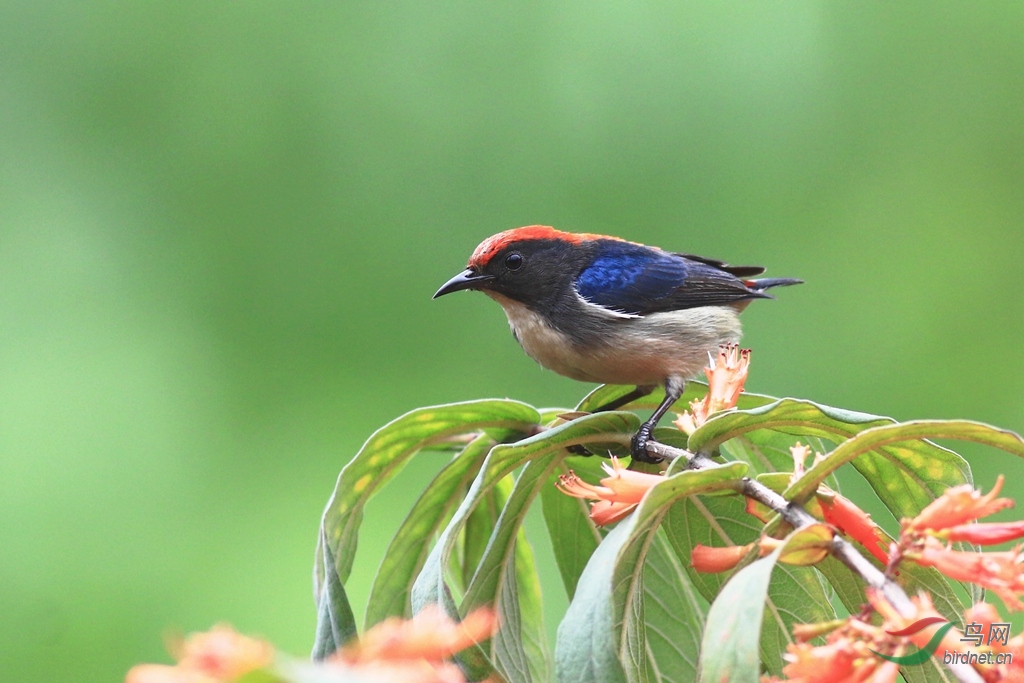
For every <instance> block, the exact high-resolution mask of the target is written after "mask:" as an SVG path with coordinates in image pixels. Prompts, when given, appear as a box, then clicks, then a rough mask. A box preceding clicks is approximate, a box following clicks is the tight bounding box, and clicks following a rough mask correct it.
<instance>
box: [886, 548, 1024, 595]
mask: <svg viewBox="0 0 1024 683" xmlns="http://www.w3.org/2000/svg"><path fill="white" fill-rule="evenodd" d="M1020 549H1021V546H1017V547H1016V548H1014V549H1013V550H1010V551H1007V552H1002V553H974V552H960V551H957V550H950V549H949V548H947V547H945V546H944V545H942V544H941V543H939V542H938V541H936V540H935V539H931V538H929V539H928V540H927V541H925V543H924V546H923V547H922V548H920V549H914V550H910V551H907V553H906V557H907V558H909V559H912V560H914V561H915V562H917V563H918V564H920V565H922V566H925V567H935V568H936V569H938V570H939V571H940V572H942V573H943V574H945V575H946V576H948V577H949V578H951V579H956V580H957V581H969V582H971V583H975V584H977V585H979V586H982V587H983V588H988V589H989V590H991V591H992V592H993V593H995V594H996V595H998V596H999V597H1000V598H1001V599H1002V601H1003V603H1004V604H1005V605H1006V608H1007V609H1010V610H1019V609H1024V603H1022V602H1021V601H1020V597H1021V595H1024V554H1022V553H1021V552H1020Z"/></svg>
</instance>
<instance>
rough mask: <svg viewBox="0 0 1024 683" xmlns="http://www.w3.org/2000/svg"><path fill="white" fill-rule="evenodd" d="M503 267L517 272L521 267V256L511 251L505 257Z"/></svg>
mask: <svg viewBox="0 0 1024 683" xmlns="http://www.w3.org/2000/svg"><path fill="white" fill-rule="evenodd" d="M505 267H506V268H508V269H509V270H519V269H520V268H522V267H523V255H522V254H520V253H518V252H515V251H513V252H512V253H511V254H509V255H508V256H506V257H505Z"/></svg>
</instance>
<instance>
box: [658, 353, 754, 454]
mask: <svg viewBox="0 0 1024 683" xmlns="http://www.w3.org/2000/svg"><path fill="white" fill-rule="evenodd" d="M708 360H709V361H710V365H709V366H708V367H707V368H705V370H704V374H705V375H707V378H708V393H707V394H706V395H705V396H704V398H703V399H702V400H697V401H692V402H691V403H690V410H688V411H686V412H684V413H682V414H681V415H679V416H678V419H676V421H675V423H674V424H675V425H676V426H677V427H679V429H681V430H683V431H684V432H686V433H687V434H693V433H694V432H695V431H697V428H698V427H700V426H701V425H702V424H704V423H705V422H707V420H708V418H709V417H711V416H712V415H714V414H715V413H720V412H722V411H723V410H728V409H729V408H735V407H736V402H737V401H739V398H740V393H741V392H742V391H743V384H744V382H746V381H747V371H748V369H749V368H750V349H743V350H742V351H741V350H740V348H739V346H737V345H736V344H726V345H723V346H720V347H719V348H718V358H717V359H715V358H711V357H710V356H709V358H708Z"/></svg>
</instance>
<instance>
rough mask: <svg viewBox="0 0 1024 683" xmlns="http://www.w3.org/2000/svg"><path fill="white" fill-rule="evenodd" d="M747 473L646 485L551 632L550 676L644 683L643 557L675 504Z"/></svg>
mask: <svg viewBox="0 0 1024 683" xmlns="http://www.w3.org/2000/svg"><path fill="white" fill-rule="evenodd" d="M746 470H747V466H746V465H745V464H743V463H730V464H728V465H722V466H720V467H715V468H709V469H702V470H686V471H684V472H680V473H679V474H676V475H673V476H669V477H666V478H665V480H664V481H662V482H660V483H658V484H657V485H655V486H654V487H652V488H651V489H650V490H649V491H648V492H647V494H646V495H645V496H644V498H643V500H642V501H641V502H640V504H639V505H638V506H637V508H636V510H635V511H634V512H633V513H632V514H630V515H629V516H628V517H626V518H625V519H623V520H622V521H621V522H619V524H618V526H616V527H615V529H613V530H612V531H611V533H609V534H608V535H607V536H606V537H605V538H604V540H603V541H602V542H601V544H600V545H599V546H598V547H597V550H596V551H595V552H594V554H593V556H592V557H591V558H590V562H588V563H587V567H586V569H585V570H584V571H583V575H582V576H581V577H580V580H579V583H578V584H577V586H576V594H575V596H574V597H573V600H572V602H571V603H570V604H569V609H568V611H567V612H566V615H565V618H564V619H563V620H562V623H561V624H559V627H558V637H557V640H556V645H555V670H556V678H557V680H559V681H560V682H561V683H591V682H598V681H600V682H604V681H623V680H629V681H635V680H644V678H645V675H646V672H647V661H646V660H647V643H646V629H645V628H644V621H643V571H644V564H645V563H644V559H645V557H646V554H647V552H648V549H649V547H650V544H651V542H652V540H653V536H654V532H655V531H656V529H657V527H658V523H659V522H660V521H661V518H662V517H663V516H664V514H665V512H666V511H667V510H668V508H669V506H670V505H671V504H672V503H673V502H674V501H676V500H678V499H680V498H682V497H684V496H689V495H693V494H696V493H702V492H707V491H714V490H720V489H724V488H729V487H731V486H733V485H734V483H735V482H736V481H737V480H738V479H740V478H741V477H742V476H743V475H744V473H745V472H746Z"/></svg>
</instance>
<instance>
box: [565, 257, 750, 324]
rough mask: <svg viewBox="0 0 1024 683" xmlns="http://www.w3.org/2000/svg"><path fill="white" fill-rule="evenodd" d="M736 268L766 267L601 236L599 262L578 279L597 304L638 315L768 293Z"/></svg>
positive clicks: (578, 286)
mask: <svg viewBox="0 0 1024 683" xmlns="http://www.w3.org/2000/svg"><path fill="white" fill-rule="evenodd" d="M730 270H732V271H736V272H737V273H738V274H742V275H746V274H748V273H756V272H761V270H762V269H759V268H756V267H753V266H750V267H744V266H739V267H732V266H728V265H727V264H725V263H722V262H720V261H714V260H711V259H702V258H701V259H699V258H698V257H692V256H685V255H683V254H671V253H668V252H665V251H661V250H660V249H652V248H650V247H645V246H643V245H639V244H633V243H631V242H620V241H617V240H600V241H599V242H598V248H597V250H596V254H595V257H594V259H593V261H592V262H591V263H590V265H589V266H587V267H586V268H585V269H584V270H583V271H582V272H581V273H580V275H579V277H578V278H577V279H576V291H577V292H579V295H580V296H581V297H583V298H584V299H586V300H587V301H589V302H591V303H594V304H597V305H599V306H604V307H605V308H609V309H612V310H614V311H619V312H621V313H628V314H632V315H647V314H649V313H657V312H659V311H678V310H683V309H687V308H697V307H700V306H721V305H725V304H731V303H736V302H738V301H745V300H747V299H760V298H768V295H767V294H764V293H762V292H759V291H757V290H755V289H752V288H750V287H748V286H747V284H746V283H745V282H744V281H743V280H741V279H739V278H738V277H736V275H734V274H733V273H731V272H729V271H730Z"/></svg>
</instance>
